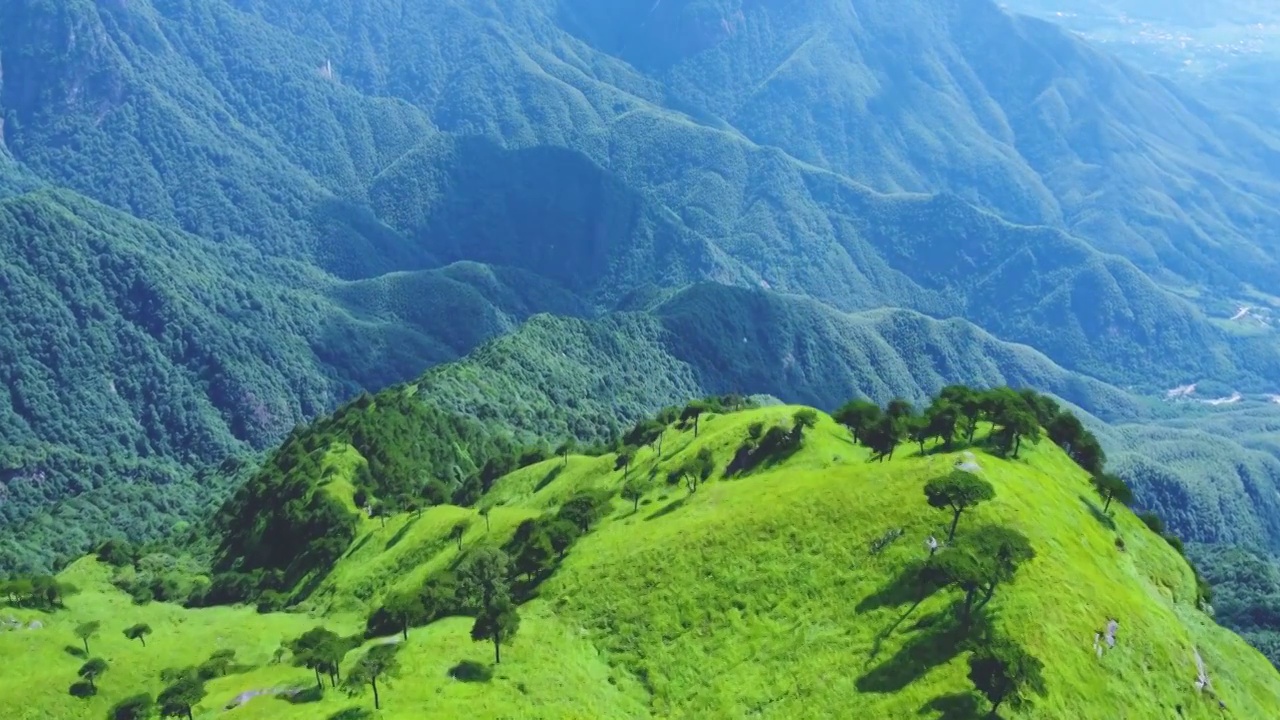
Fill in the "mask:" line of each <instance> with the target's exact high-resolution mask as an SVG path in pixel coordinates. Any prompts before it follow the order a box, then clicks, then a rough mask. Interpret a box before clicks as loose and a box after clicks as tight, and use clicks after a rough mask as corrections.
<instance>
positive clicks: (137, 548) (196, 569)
mask: <svg viewBox="0 0 1280 720" xmlns="http://www.w3.org/2000/svg"><path fill="white" fill-rule="evenodd" d="M196 545H197V543H188V546H187V549H188V550H197V549H199V548H197V547H196ZM96 554H97V557H98V560H99V561H101V562H102V563H103V564H106V565H109V566H111V567H113V568H114V572H113V574H112V576H111V584H112V585H114V586H116V587H117V588H119V589H120V590H123V591H124V592H126V593H128V594H129V596H130V597H132V598H133V601H134V603H136V604H139V605H143V604H146V603H149V602H151V601H153V600H156V601H159V602H170V603H176V604H180V605H182V604H188V603H191V602H192V598H200V597H202V596H203V595H204V594H205V593H206V592H207V591H208V588H209V579H208V576H207V573H208V566H207V564H206V562H207V561H202V560H200V559H197V558H196V557H194V556H193V555H191V554H190V553H189V552H182V551H179V550H178V549H176V548H168V547H164V546H163V545H161V544H159V543H148V544H146V545H133V544H132V543H129V542H128V541H125V540H120V539H112V540H108V541H106V542H104V543H102V544H101V545H99V546H98V549H97V552H96Z"/></svg>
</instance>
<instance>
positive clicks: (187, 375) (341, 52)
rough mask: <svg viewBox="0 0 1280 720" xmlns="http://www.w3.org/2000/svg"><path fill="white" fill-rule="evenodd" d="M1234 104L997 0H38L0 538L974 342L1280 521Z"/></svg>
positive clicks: (614, 420)
mask: <svg viewBox="0 0 1280 720" xmlns="http://www.w3.org/2000/svg"><path fill="white" fill-rule="evenodd" d="M1011 63H1016V64H1017V66H1018V67H1020V68H1023V71H1022V72H1018V73H1010V72H1009V71H1008V67H1009V66H1010V64H1011ZM1231 107H1233V106H1224V107H1219V106H1217V105H1216V104H1215V103H1214V102H1213V101H1212V99H1211V96H1207V95H1203V94H1198V93H1197V91H1195V90H1188V89H1186V88H1185V87H1183V86H1181V85H1179V84H1177V83H1175V82H1173V81H1169V80H1166V79H1162V78H1158V77H1154V76H1151V75H1148V74H1145V73H1144V72H1142V71H1140V70H1138V69H1136V68H1134V67H1133V66H1130V65H1127V64H1125V63H1124V62H1122V61H1119V60H1116V59H1115V58H1114V57H1112V56H1110V55H1107V54H1105V53H1104V52H1103V51H1101V50H1099V49H1098V48H1097V47H1095V46H1093V45H1090V44H1088V43H1086V42H1084V41H1082V40H1080V39H1079V38H1077V37H1076V36H1074V35H1072V34H1070V33H1069V32H1066V31H1064V30H1063V29H1061V28H1059V27H1057V26H1054V25H1051V24H1049V23H1046V22H1043V21H1039V20H1034V19H1031V18H1027V17H1022V16H1017V15H1010V14H1008V13H1006V12H1004V11H1003V10H1001V9H1000V8H998V7H997V6H996V5H995V4H994V3H991V2H987V1H986V0H982V1H980V2H971V1H969V0H964V1H961V0H944V1H943V2H924V0H918V1H915V0H913V1H911V2H888V0H854V1H853V2H849V1H848V0H842V1H841V2H835V0H787V1H786V2H783V0H664V1H663V2H661V3H657V4H655V3H652V2H639V1H638V0H634V1H633V0H626V1H624V2H619V3H615V4H613V5H610V6H608V7H605V6H601V5H600V4H599V3H592V2H583V1H581V0H514V1H513V2H509V3H504V4H502V6H501V7H498V6H495V5H494V4H493V3H489V2H483V1H481V0H441V1H440V2H433V3H428V4H424V3H413V2H404V1H399V0H382V1H380V2H377V3H351V2H348V1H346V0H341V1H339V0H315V1H309V2H300V1H298V0H285V1H283V2H272V3H265V2H255V1H251V0H237V1H236V2H231V1H230V0H213V1H211V2H205V3H199V4H192V3H185V2H178V1H175V0H130V2H127V3H122V2H92V1H91V0H72V1H70V2H64V3H48V2H43V1H42V0H14V1H13V2H10V3H8V4H6V5H5V7H4V8H2V9H0V118H3V127H2V128H0V139H2V145H3V147H2V148H0V198H3V199H0V223H2V224H0V247H2V248H3V250H4V252H5V255H4V258H5V260H4V261H3V263H2V264H0V279H3V285H0V288H2V289H3V292H4V293H5V300H6V302H5V303H4V307H3V308H2V309H0V313H3V314H4V317H3V319H4V324H3V325H0V327H3V328H7V329H8V332H7V333H5V332H3V331H0V356H2V357H3V358H4V367H5V371H4V372H5V373H6V375H5V382H4V383H0V393H3V394H4V397H3V399H4V400H5V402H0V443H3V445H4V451H3V456H2V457H3V460H4V462H3V466H0V492H2V493H3V495H0V497H3V498H4V502H3V504H0V513H3V518H4V521H5V522H4V526H3V527H4V530H3V531H0V548H2V550H0V568H5V569H13V568H18V567H21V568H24V569H41V568H43V569H48V568H50V567H52V566H54V565H55V564H60V563H58V562H57V561H58V560H60V559H66V558H68V557H73V556H75V555H76V554H78V553H80V552H82V551H83V550H85V549H87V548H88V547H90V546H91V545H92V544H93V542H95V541H96V540H97V539H99V538H101V537H102V536H104V535H108V534H111V535H121V536H127V537H129V538H131V539H133V540H140V541H152V540H157V539H162V538H168V539H174V538H179V537H182V536H184V533H187V532H188V531H189V530H190V528H191V525H189V523H192V522H195V523H196V524H197V526H199V521H200V520H201V519H202V518H205V517H206V516H207V512H208V509H209V508H210V507H212V506H219V505H221V502H222V501H223V500H224V499H226V498H227V497H235V495H234V493H235V492H236V491H237V489H239V488H241V487H243V483H244V479H245V478H246V477H254V476H256V475H258V474H262V473H266V474H267V475H270V476H271V477H273V478H274V479H276V480H280V481H281V483H283V484H282V485H281V486H280V489H281V490H282V494H283V495H287V494H288V492H286V491H290V492H291V491H293V490H300V491H301V490H305V488H306V487H309V485H304V486H298V487H295V486H293V485H290V482H291V478H294V477H296V473H295V474H292V475H291V474H290V473H289V472H287V471H286V469H281V468H278V467H275V466H274V465H273V463H275V462H276V461H277V460H278V459H279V458H287V459H289V461H290V462H298V463H305V467H307V468H309V469H318V470H322V469H323V468H326V467H329V466H330V465H332V464H333V463H335V462H336V463H338V464H339V465H341V462H342V461H343V460H342V458H347V459H350V458H349V455H347V454H344V453H345V451H344V450H341V448H338V449H337V450H335V451H334V452H335V453H336V459H335V457H329V456H328V455H325V456H324V457H312V454H313V453H315V452H316V450H317V448H315V447H311V446H310V445H309V444H308V443H307V442H304V440H303V439H299V438H304V439H305V438H306V437H311V436H307V435H306V434H305V433H304V432H303V431H302V430H297V431H296V432H295V428H296V427H297V426H298V425H299V424H305V423H309V422H317V423H319V425H320V426H322V427H323V428H325V429H324V431H323V434H322V435H323V437H324V438H326V441H325V443H321V444H323V445H325V446H326V447H328V444H327V443H328V442H329V441H331V440H332V441H334V442H337V444H338V445H343V444H345V445H350V446H352V447H354V448H356V452H357V453H359V454H360V455H361V457H365V456H366V453H365V451H366V450H370V449H377V448H379V447H384V446H385V447H387V448H391V449H392V450H395V452H394V453H393V452H391V451H390V450H389V451H388V452H387V458H385V460H386V462H385V467H386V469H388V471H389V472H392V473H393V474H394V475H395V477H397V478H399V479H401V480H403V482H405V483H406V484H408V483H411V482H412V483H419V484H420V483H421V482H422V481H423V480H424V477H425V475H426V474H427V468H430V469H431V472H435V471H436V470H438V469H439V468H437V467H436V463H437V462H443V461H442V460H440V458H439V457H437V455H436V454H435V453H437V451H438V450H439V447H440V446H437V444H435V443H434V442H427V441H421V442H419V439H420V438H421V437H422V436H423V434H425V433H424V431H423V428H431V429H433V430H435V429H438V430H440V436H441V437H457V438H468V439H471V440H475V439H478V438H483V439H484V440H485V442H489V443H492V445H491V446H486V447H489V448H490V450H489V451H485V452H478V453H477V455H476V457H474V458H468V459H467V461H466V462H458V463H453V465H451V466H449V467H446V468H444V469H442V470H440V472H441V473H448V474H449V477H450V479H458V478H455V477H453V476H454V475H457V474H465V473H464V471H465V472H466V473H470V472H471V471H474V470H482V469H483V466H484V464H485V462H486V461H487V459H491V458H487V457H486V453H488V452H490V451H492V452H493V453H497V454H500V453H498V450H499V449H501V450H504V451H505V450H506V449H509V448H508V447H507V445H510V444H516V445H518V444H521V443H537V442H559V441H560V440H562V439H564V438H565V437H566V436H576V437H577V438H578V439H579V440H581V441H582V442H584V443H586V442H592V441H605V440H608V439H612V437H613V435H614V434H615V433H617V432H618V431H620V430H622V429H625V428H626V427H627V426H628V425H629V424H630V423H631V422H633V421H634V420H636V419H637V418H640V417H643V416H646V415H648V414H650V413H652V412H654V411H656V410H658V409H659V408H661V407H662V406H664V405H667V404H670V403H675V402H684V401H687V400H688V399H689V398H690V397H696V396H699V395H705V394H712V393H715V394H722V393H729V392H733V393H744V394H756V393H762V394H769V395H773V396H775V397H777V398H779V399H781V400H783V401H786V402H796V403H807V404H811V405H815V406H819V407H821V408H823V409H826V410H833V409H835V408H836V406H837V405H838V404H839V403H841V402H843V401H845V400H847V399H849V398H851V397H855V396H867V397H871V398H874V399H876V400H877V401H879V402H885V401H887V400H889V399H891V398H892V397H894V396H902V397H905V398H909V399H912V400H916V401H919V400H922V399H924V398H925V397H927V396H929V395H931V394H932V393H934V392H936V391H937V390H938V389H939V388H940V387H942V386H943V385H946V384H948V383H954V382H964V383H969V384H973V385H981V386H990V385H1002V384H1010V385H1015V386H1031V387H1036V388H1040V389H1042V390H1044V391H1046V392H1051V393H1053V394H1055V395H1057V396H1058V397H1060V398H1062V399H1063V400H1065V401H1066V402H1068V403H1070V404H1071V405H1073V406H1075V407H1078V408H1080V409H1081V410H1082V411H1083V412H1084V413H1086V414H1087V415H1088V416H1091V417H1086V418H1085V419H1086V422H1088V423H1089V424H1090V427H1091V428H1092V429H1094V431H1095V432H1096V433H1097V434H1098V436H1099V437H1100V438H1101V439H1102V441H1103V443H1104V445H1105V446H1106V449H1107V451H1108V453H1109V454H1110V455H1112V456H1113V458H1115V459H1116V462H1114V463H1113V466H1114V467H1116V468H1119V469H1121V471H1122V472H1123V473H1124V474H1125V476H1126V477H1127V478H1128V479H1130V480H1131V481H1132V482H1133V484H1134V489H1135V492H1136V493H1137V496H1138V498H1139V499H1140V501H1141V503H1143V506H1144V507H1146V508H1148V509H1157V510H1159V511H1160V512H1161V514H1162V516H1164V517H1166V519H1167V521H1168V522H1169V524H1170V527H1171V529H1172V530H1173V531H1175V532H1176V533H1177V534H1178V535H1180V536H1182V537H1185V538H1188V539H1194V540H1198V541H1204V542H1210V543H1219V542H1232V543H1246V544H1249V545H1252V546H1256V547H1258V548H1260V549H1268V550H1272V549H1280V533H1278V532H1277V530H1280V526H1277V524H1276V520H1275V517H1276V514H1275V512H1274V511H1275V509H1276V508H1275V507H1274V500H1273V498H1274V489H1275V488H1277V487H1280V473H1278V472H1277V470H1276V467H1275V463H1276V458H1277V457H1280V448H1277V447H1276V446H1275V444H1274V443H1271V442H1269V441H1268V440H1267V433H1268V432H1270V431H1271V429H1273V427H1274V422H1275V418H1276V417H1277V415H1280V407H1277V406H1276V405H1275V404H1274V403H1268V402H1266V400H1265V398H1266V396H1268V395H1274V394H1276V393H1278V392H1280V390H1277V388H1276V387H1275V385H1274V383H1275V378H1276V377H1280V342H1278V341H1277V335H1276V326H1275V320H1274V317H1275V312H1276V308H1277V307H1280V287H1277V281H1276V278H1277V277H1280V275H1277V273H1276V270H1277V269H1280V268H1277V252H1276V250H1277V247H1278V246H1280V236H1277V228H1280V217H1278V216H1277V214H1276V213H1277V210H1276V208H1277V207H1280V203H1278V202H1277V200H1278V199H1280V184H1278V183H1277V180H1276V178H1277V176H1278V174H1277V169H1278V168H1280V155H1278V154H1277V150H1278V149H1280V132H1277V127H1280V126H1276V127H1272V126H1271V125H1269V124H1268V123H1266V122H1263V121H1260V120H1256V121H1255V120H1251V119H1249V118H1244V117H1241V116H1239V115H1236V114H1233V113H1232V112H1231ZM464 357H465V358H466V359H465V360H464V361H462V362H459V363H456V364H449V363H451V362H452V361H457V360H459V359H460V358H464ZM442 363H444V364H443V365H442ZM431 368H434V369H431ZM424 370H425V371H426V375H423V372H424ZM414 378H419V379H418V380H414ZM1188 385H1196V386H1198V387H1201V388H1204V389H1205V390H1204V392H1209V391H1210V389H1211V388H1215V387H1216V388H1217V389H1220V390H1221V391H1222V392H1221V395H1222V397H1224V398H1228V397H1233V395H1232V393H1235V392H1239V393H1240V394H1241V395H1240V397H1241V398H1243V400H1242V405H1241V406H1239V407H1233V406H1222V407H1217V406H1215V407H1213V408H1210V407H1206V406H1204V404H1202V403H1198V402H1194V401H1190V402H1182V403H1169V402H1165V398H1166V393H1167V392H1168V391H1170V389H1173V388H1183V387H1186V386H1188ZM388 387H390V388H391V390H390V391H388V393H389V394H380V395H372V396H369V397H372V398H374V400H373V402H374V404H373V405H372V406H367V405H365V403H368V402H369V401H370V400H369V399H368V398H366V397H362V396H361V395H360V394H361V393H362V392H363V391H366V390H367V391H370V392H375V393H376V392H377V391H379V390H382V389H384V388H388ZM403 394H413V395H412V397H411V398H410V399H409V400H404V399H402V398H401V395H403ZM357 397H359V398H360V399H359V400H357V402H356V403H355V404H352V405H344V404H343V403H344V402H345V401H347V400H350V399H352V398H357ZM414 397H416V398H417V400H413V398H414ZM424 400H425V402H424ZM379 403H381V404H379ZM333 411H336V412H337V414H336V415H332V416H330V415H328V413H330V412H333ZM366 422H367V423H369V424H368V425H367V426H366V424H365V423H366ZM362 433H363V434H362ZM315 437H320V435H317V436H315ZM316 442H319V441H316ZM415 443H418V444H416V445H415ZM481 444H482V445H483V443H481ZM499 446H501V447H499ZM274 447H280V448H288V449H289V450H288V452H283V453H280V452H275V453H271V452H268V451H269V450H270V449H271V448H274ZM406 448H408V450H406V451H405V452H404V453H401V452H400V451H401V450H405V449H406ZM262 453H267V454H265V455H264V454H262ZM369 454H375V453H372V452H370V453H369ZM229 457H230V458H232V460H230V461H227V458H229ZM397 457H399V458H401V460H396V459H395V458H397ZM495 457H496V455H495ZM366 460H367V457H366ZM380 462H381V461H380ZM325 463H329V465H326V464H325ZM454 465H456V467H457V471H456V472H455V470H454V467H453V466H454ZM472 466H476V467H472ZM276 470H280V473H279V475H278V476H276V475H273V473H275V471H276ZM1211 479H1212V481H1211ZM1219 479H1222V481H1221V482H1219V481H1218V480H1219Z"/></svg>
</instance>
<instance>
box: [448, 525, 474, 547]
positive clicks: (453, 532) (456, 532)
mask: <svg viewBox="0 0 1280 720" xmlns="http://www.w3.org/2000/svg"><path fill="white" fill-rule="evenodd" d="M469 527H471V521H470V520H459V521H458V522H456V523H454V524H453V527H452V528H451V529H450V530H449V539H450V540H453V541H455V542H457V543H458V552H462V538H463V536H464V535H466V534H467V528H469Z"/></svg>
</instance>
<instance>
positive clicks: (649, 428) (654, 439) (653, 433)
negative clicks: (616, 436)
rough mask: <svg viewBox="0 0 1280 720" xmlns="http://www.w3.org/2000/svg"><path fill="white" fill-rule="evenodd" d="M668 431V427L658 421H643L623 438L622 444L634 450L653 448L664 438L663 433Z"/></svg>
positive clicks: (660, 452) (659, 452)
mask: <svg viewBox="0 0 1280 720" xmlns="http://www.w3.org/2000/svg"><path fill="white" fill-rule="evenodd" d="M666 429H667V426H666V425H664V424H662V423H660V422H658V421H657V420H642V421H640V422H639V423H637V424H636V426H635V427H633V428H631V430H629V431H628V432H627V434H626V435H623V436H622V442H624V443H626V444H627V445H628V446H629V447H633V448H636V447H643V446H645V445H648V446H651V447H652V446H654V445H656V444H657V443H658V441H659V440H660V439H661V438H662V431H664V430H666ZM658 454H659V455H661V454H662V451H661V450H659V451H658Z"/></svg>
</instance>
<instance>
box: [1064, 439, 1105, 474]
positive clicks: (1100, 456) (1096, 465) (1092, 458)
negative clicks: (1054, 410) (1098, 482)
mask: <svg viewBox="0 0 1280 720" xmlns="http://www.w3.org/2000/svg"><path fill="white" fill-rule="evenodd" d="M1070 455H1071V459H1072V460H1075V461H1076V464H1077V465H1079V466H1080V467H1082V468H1084V469H1085V470H1086V471H1087V472H1089V473H1091V474H1093V475H1097V474H1099V473H1101V472H1102V469H1103V468H1105V467H1106V465H1107V454H1106V453H1105V452H1103V451H1102V445H1101V444H1099V443H1098V439H1097V438H1096V437H1094V436H1093V435H1092V434H1091V433H1086V434H1085V436H1084V437H1083V438H1081V439H1080V441H1079V442H1078V443H1077V444H1076V445H1075V446H1073V447H1072V448H1071V452H1070Z"/></svg>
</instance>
